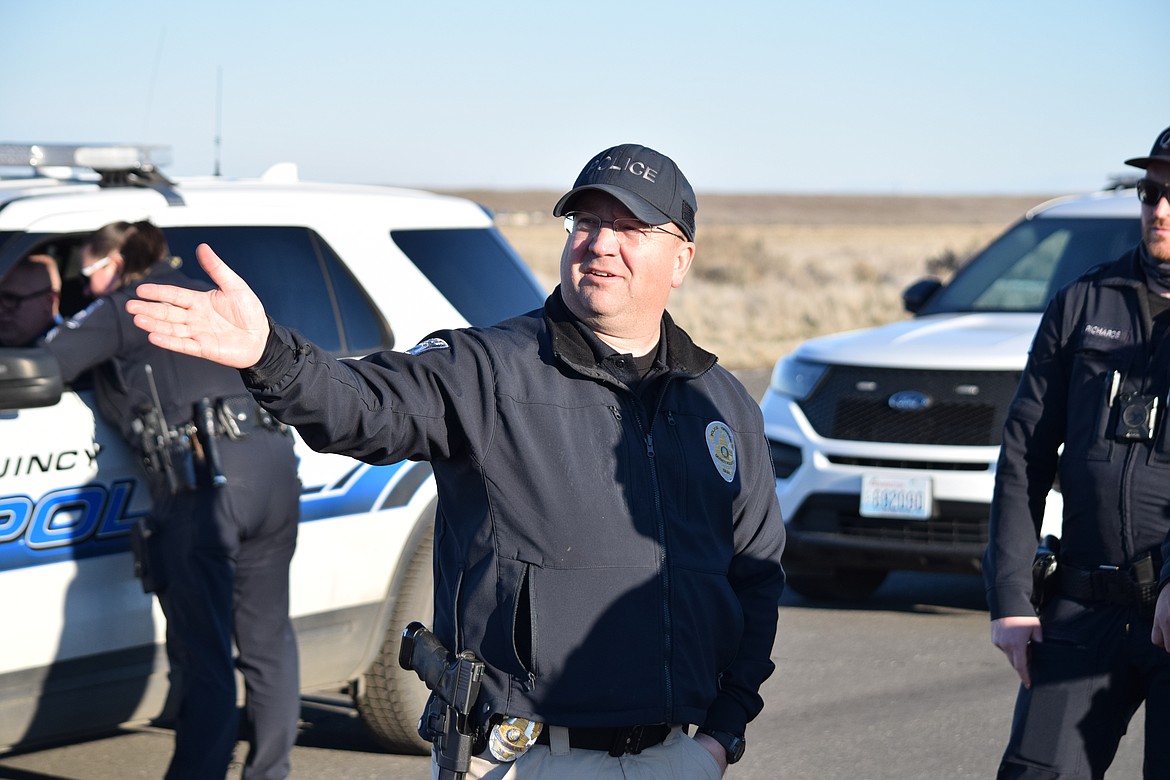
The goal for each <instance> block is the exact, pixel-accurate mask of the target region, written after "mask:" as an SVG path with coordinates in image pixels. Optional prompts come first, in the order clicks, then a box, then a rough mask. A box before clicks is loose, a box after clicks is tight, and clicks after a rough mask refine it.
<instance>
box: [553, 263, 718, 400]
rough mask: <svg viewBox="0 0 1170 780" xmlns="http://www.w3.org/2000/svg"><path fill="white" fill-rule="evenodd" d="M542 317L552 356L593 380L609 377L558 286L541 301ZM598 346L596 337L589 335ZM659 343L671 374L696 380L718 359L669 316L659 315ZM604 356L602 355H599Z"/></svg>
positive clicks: (598, 341)
mask: <svg viewBox="0 0 1170 780" xmlns="http://www.w3.org/2000/svg"><path fill="white" fill-rule="evenodd" d="M544 318H545V321H546V322H547V323H548V327H549V331H550V332H551V334H552V346H553V353H554V354H555V355H556V356H558V357H559V358H560V359H561V360H563V361H565V362H566V363H568V364H569V365H571V366H573V367H574V368H576V369H577V370H578V371H580V372H582V373H584V374H587V375H589V376H594V377H610V374H609V372H607V371H604V369H601V368H600V367H599V366H598V362H599V360H600V357H599V355H598V353H597V351H596V350H595V349H594V347H593V345H592V344H591V342H590V341H589V339H588V338H587V336H586V334H585V333H584V332H583V331H587V330H588V328H587V327H586V326H585V325H583V324H582V323H581V322H580V321H579V320H578V319H577V318H576V317H574V316H573V314H572V312H570V311H569V307H568V306H566V305H565V302H564V299H562V298H561V288H560V286H559V285H558V286H557V288H556V289H555V290H553V292H552V295H550V296H549V297H548V299H547V300H546V301H545V302H544ZM589 335H590V336H592V339H593V340H595V341H596V342H597V343H599V344H600V343H602V342H601V340H600V339H598V338H597V336H595V335H592V334H589ZM662 340H663V343H660V344H659V355H660V356H661V354H662V351H663V348H665V351H666V365H667V368H668V369H669V371H670V372H671V373H672V374H677V375H681V376H685V377H696V376H699V375H700V374H703V373H705V372H707V371H709V370H710V369H711V367H712V366H714V365H715V361H716V360H717V358H716V357H715V355H713V354H711V353H710V352H708V351H706V350H705V349H703V348H702V347H699V346H698V345H696V344H695V342H694V341H692V340H691V337H690V336H689V335H687V332H686V331H684V330H683V329H682V328H680V327H678V326H677V325H675V324H674V320H673V319H671V317H670V314H669V313H667V312H663V313H662ZM602 354H604V353H602Z"/></svg>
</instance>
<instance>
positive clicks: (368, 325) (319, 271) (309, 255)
mask: <svg viewBox="0 0 1170 780" xmlns="http://www.w3.org/2000/svg"><path fill="white" fill-rule="evenodd" d="M164 232H165V233H166V236H167V242H168V243H169V244H170V248H171V253H172V254H174V255H175V256H177V257H180V258H182V260H183V271H184V272H185V273H187V274H189V275H190V276H192V277H195V278H198V279H204V280H207V275H206V274H205V273H203V269H202V268H200V267H199V264H198V262H197V261H196V260H195V247H197V246H198V245H199V244H201V243H207V244H210V245H211V246H212V247H213V248H214V249H215V251H216V254H218V255H219V256H220V257H222V258H223V259H224V260H225V261H226V262H227V263H228V264H229V265H231V267H232V269H233V270H235V272H236V273H238V274H239V275H240V276H241V277H243V279H244V281H246V282H247V283H248V285H249V286H250V287H251V288H252V289H253V290H255V291H256V294H257V295H258V296H259V297H260V300H261V301H263V303H264V308H265V309H266V310H267V311H268V313H269V315H271V317H272V318H273V319H274V320H276V321H277V322H280V323H282V324H284V325H287V326H289V327H291V328H295V329H297V330H299V331H300V332H301V333H303V334H305V336H307V337H308V338H309V339H311V340H312V341H313V342H315V343H316V344H318V345H319V346H321V347H322V348H324V349H327V350H328V351H330V352H332V353H333V354H335V355H356V354H365V353H367V352H371V351H373V350H376V349H388V348H389V347H391V346H392V344H393V339H392V337H391V334H390V331H389V328H388V327H387V326H386V325H385V323H384V321H383V320H382V318H381V316H380V315H379V314H378V313H377V311H376V309H375V308H374V307H373V305H372V304H371V303H370V300H369V298H368V297H367V296H366V294H365V292H364V291H363V290H362V289H361V287H360V286H359V285H358V284H357V281H356V280H355V279H354V278H353V277H352V276H351V275H350V274H349V272H348V270H346V269H345V267H344V265H343V264H342V263H341V261H340V260H339V259H338V257H337V255H336V254H335V253H334V252H333V250H332V249H330V248H329V246H328V244H326V243H325V241H324V240H322V239H321V237H320V236H318V235H317V234H316V233H315V232H313V231H312V230H309V229H307V228H303V227H177V228H166V229H165V230H164Z"/></svg>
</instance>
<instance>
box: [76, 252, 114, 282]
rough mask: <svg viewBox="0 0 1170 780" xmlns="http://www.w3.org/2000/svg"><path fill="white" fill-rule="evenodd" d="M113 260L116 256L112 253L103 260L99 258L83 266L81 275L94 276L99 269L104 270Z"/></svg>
mask: <svg viewBox="0 0 1170 780" xmlns="http://www.w3.org/2000/svg"><path fill="white" fill-rule="evenodd" d="M112 262H114V258H113V257H112V256H110V255H106V256H105V257H103V258H102V259H101V260H97V261H95V262H93V263H91V264H89V265H87V266H85V267H83V268H82V269H81V275H82V276H84V277H85V278H86V279H88V278H89V277H91V276H93V275H94V274H96V273H97V272H98V271H100V270H102V269H103V268H105V267H106V266H107V265H109V264H110V263H112Z"/></svg>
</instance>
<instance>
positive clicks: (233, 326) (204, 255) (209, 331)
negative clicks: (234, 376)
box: [126, 244, 269, 368]
mask: <svg viewBox="0 0 1170 780" xmlns="http://www.w3.org/2000/svg"><path fill="white" fill-rule="evenodd" d="M195 257H196V258H197V259H198V260H199V265H201V266H203V270H204V271H206V272H207V275H208V276H209V277H211V281H212V282H213V283H214V284H215V285H216V288H217V289H213V290H207V291H202V290H189V289H187V288H185V287H172V286H171V285H163V284H142V285H139V287H138V296H139V298H140V299H141V300H138V299H131V300H129V301H127V302H126V311H127V312H129V313H130V314H133V315H134V324H135V325H137V326H138V327H139V328H141V329H142V330H144V331H146V332H147V334H149V335H148V338H149V339H150V343H151V344H155V345H156V346H159V347H162V348H164V349H169V350H171V351H172V352H182V353H183V354H186V355H194V356H195V357H201V358H206V359H207V360H212V361H214V362H216V363H222V364H223V365H225V366H231V367H232V368H250V367H251V366H254V365H256V363H257V362H259V360H260V357H261V355H263V354H264V345H265V343H267V341H268V333H269V327H268V316H267V315H266V314H265V313H264V306H263V304H261V303H260V299H259V298H257V297H256V293H254V292H252V288H251V287H249V286H248V285H247V284H246V283H245V282H244V280H243V279H241V278H240V277H239V276H238V275H237V274H236V272H235V271H233V270H232V269H230V268H228V267H227V265H226V264H225V263H224V262H223V260H220V259H219V256H218V255H217V254H215V252H213V251H211V247H209V246H208V245H207V244H200V245H199V247H198V249H196V250H195Z"/></svg>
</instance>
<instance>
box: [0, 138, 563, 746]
mask: <svg viewBox="0 0 1170 780" xmlns="http://www.w3.org/2000/svg"><path fill="white" fill-rule="evenodd" d="M165 154H166V150H165V149H160V148H158V147H153V148H149V147H115V146H104V147H74V146H49V145H19V144H0V166H13V165H19V166H24V167H25V168H26V169H27V168H28V167H29V166H31V167H32V171H33V174H32V175H28V174H27V173H25V175H22V176H20V177H16V178H11V177H10V178H0V277H3V275H4V274H5V273H6V272H7V270H8V269H9V268H11V267H12V265H13V264H14V263H15V262H16V261H17V260H18V259H20V258H21V257H24V256H26V255H29V254H33V253H42V254H49V255H51V256H53V257H54V258H56V260H57V262H58V263H59V265H60V266H61V270H62V276H63V278H64V288H63V296H62V307H63V313H64V314H66V315H68V314H70V313H72V312H73V311H75V310H77V309H79V308H81V307H82V306H83V305H84V300H83V299H82V297H81V296H80V294H79V291H80V290H81V288H82V287H83V285H82V284H81V283H80V282H81V280H80V279H79V276H78V274H79V256H78V254H79V247H80V244H81V242H82V241H83V240H84V239H85V237H86V234H87V233H89V232H90V231H92V230H94V229H95V228H98V227H100V226H102V225H104V224H106V223H108V222H112V221H115V220H128V221H135V220H139V219H150V220H151V221H152V222H154V223H155V224H156V225H158V226H159V227H161V228H162V229H163V231H164V232H165V233H166V236H167V240H168V242H169V244H170V247H171V251H172V252H173V253H174V254H175V255H176V257H178V258H181V259H182V260H183V261H184V265H183V270H184V271H187V272H189V273H192V274H193V275H201V274H202V271H201V269H199V268H198V265H197V264H196V263H195V262H194V250H195V247H196V245H197V244H199V243H202V242H207V243H209V244H211V245H212V246H213V247H214V248H215V250H216V251H217V252H218V253H219V254H220V256H221V257H224V258H225V259H227V260H228V262H230V263H231V264H232V266H233V268H234V269H235V270H236V271H237V272H239V273H240V274H241V275H242V276H243V277H244V278H245V279H246V280H247V282H248V283H249V284H250V285H251V286H252V288H253V289H254V290H256V292H257V293H258V294H259V295H260V297H261V299H262V300H263V301H264V305H265V307H266V309H267V310H268V311H269V313H270V314H271V315H272V316H273V318H274V319H276V320H277V321H279V322H281V323H283V324H286V325H289V326H291V327H294V328H296V329H298V330H300V331H302V332H303V333H305V334H306V335H308V336H309V337H310V338H311V339H313V340H314V341H315V342H316V343H317V344H319V345H321V346H323V347H324V348H327V349H329V350H331V351H332V352H333V353H334V354H336V355H341V356H353V355H361V354H365V353H368V352H371V351H374V350H380V349H388V348H391V347H393V346H395V345H398V346H399V347H400V348H407V347H410V346H412V345H414V344H415V343H416V342H418V341H419V340H420V339H421V338H422V337H424V336H425V335H426V334H427V333H429V332H431V331H432V330H435V329H437V328H442V327H457V326H463V325H487V324H491V323H494V322H496V321H498V320H501V319H503V318H505V317H508V316H512V315H514V314H518V313H521V312H524V311H528V310H531V309H533V308H536V307H538V306H539V305H541V303H542V302H543V298H544V295H545V292H544V291H543V290H542V289H541V287H540V285H539V283H538V282H537V281H536V279H535V277H534V276H533V275H532V274H531V272H530V271H529V270H528V269H527V268H526V267H525V266H524V265H523V263H522V262H521V260H520V259H519V257H518V256H517V255H516V253H515V252H514V251H513V250H512V249H511V247H509V245H508V244H507V242H506V241H505V240H504V239H503V237H502V236H501V235H500V234H499V232H497V230H496V229H495V227H494V226H493V223H492V219H491V216H490V215H489V214H488V213H486V212H485V211H484V210H483V209H482V208H480V207H479V206H477V205H476V204H474V203H472V202H470V201H466V200H463V199H459V198H453V197H445V196H440V195H435V194H431V193H425V192H418V191H412V190H400V189H391V188H386V187H370V186H344V185H327V184H315V183H308V182H300V181H297V179H296V173H295V168H294V167H292V166H289V165H281V166H276V167H274V168H273V169H271V170H270V172H269V173H268V174H266V175H264V176H262V177H261V178H260V179H258V180H248V181H244V180H228V179H222V178H216V177H208V178H197V179H196V178H193V179H179V180H176V181H173V182H172V181H169V180H167V179H166V178H165V177H163V176H162V175H161V174H160V173H159V171H158V169H157V167H156V165H158V164H160V163H161V162H162V159H161V158H162V157H163V156H164V155H165ZM95 408H96V407H95V403H94V398H93V395H92V392H91V390H90V388H89V386H88V385H87V384H86V383H85V382H84V381H81V382H78V383H76V385H75V386H73V387H62V384H61V380H60V377H59V375H58V374H57V373H56V365H55V362H54V361H53V359H52V358H51V357H49V356H48V355H47V353H45V352H44V351H42V350H28V349H25V350H17V349H3V348H0V594H3V595H2V596H0V626H3V628H2V631H3V636H4V640H3V643H2V647H3V649H2V650H0V750H4V749H11V748H13V747H14V746H20V747H29V746H35V745H37V744H40V743H44V742H47V741H56V740H64V739H71V738H75V737H80V736H84V735H87V734H92V733H98V732H101V731H106V730H110V729H112V728H113V727H116V726H118V725H119V724H123V723H128V722H136V721H137V722H141V721H146V720H149V719H151V718H153V717H155V716H157V715H158V714H159V712H160V709H161V708H162V705H163V702H164V699H165V695H166V691H167V687H168V686H167V661H166V654H165V650H164V630H165V624H164V620H163V617H162V613H161V611H160V610H159V608H158V605H157V603H156V602H155V600H154V599H153V598H152V597H151V596H148V595H145V594H144V593H143V592H142V588H141V585H140V584H139V583H138V581H137V580H135V579H134V576H133V567H132V563H131V557H130V552H129V541H128V538H127V530H128V528H129V527H130V525H131V524H132V523H133V522H134V520H135V518H137V517H139V516H140V515H142V514H143V513H145V512H146V511H147V510H148V508H149V506H148V502H149V498H148V491H147V489H146V486H145V482H144V475H143V474H142V472H141V471H140V469H139V466H138V463H137V459H136V458H135V457H134V455H133V454H132V453H131V451H130V450H129V449H128V448H127V447H126V446H125V444H124V443H123V441H122V440H121V438H120V437H119V435H118V434H117V432H116V430H114V429H113V428H111V427H110V426H109V425H108V424H107V423H106V422H105V421H104V420H103V419H102V418H101V417H100V416H99V415H98V414H96V413H95ZM297 454H298V456H299V457H300V479H301V482H302V485H303V493H302V496H301V527H300V539H299V543H298V545H297V552H296V556H295V557H294V559H293V563H292V603H291V612H292V615H293V619H294V625H295V627H296V630H297V636H298V640H299V644H300V653H301V676H302V688H303V689H304V690H306V691H312V690H325V689H332V690H338V689H342V688H345V689H348V690H350V691H352V693H353V694H354V697H355V699H356V702H357V705H358V710H359V712H360V713H361V715H362V716H363V718H364V719H365V721H366V722H367V723H368V724H369V725H370V727H371V729H372V730H373V732H374V733H375V734H377V735H378V736H379V737H380V738H381V739H382V740H383V741H384V742H385V743H386V744H387V745H388V746H389V747H391V748H393V749H396V750H399V751H410V752H419V751H423V750H426V749H429V745H427V744H425V743H422V742H421V741H420V740H419V738H418V736H417V734H416V732H415V726H416V723H417V719H418V716H419V714H420V713H421V711H422V705H423V702H424V701H425V698H426V694H427V692H426V690H425V688H423V686H422V684H421V683H420V682H419V680H418V679H417V677H415V675H414V673H413V672H407V671H404V670H402V669H400V668H399V667H398V663H397V652H398V639H399V636H400V632H401V631H402V629H403V628H404V627H405V626H406V625H407V623H409V622H410V621H411V620H416V619H418V620H422V621H423V622H429V620H430V617H431V552H430V550H431V546H430V545H431V525H432V519H433V516H434V511H435V487H434V480H433V478H432V473H431V469H430V466H429V465H428V464H426V463H411V462H403V463H397V464H394V465H391V466H382V467H375V466H368V465H365V464H362V463H360V462H358V461H355V460H352V459H349V458H345V457H341V456H337V455H325V454H320V453H316V452H313V451H312V450H310V449H309V448H308V447H306V446H304V444H303V443H302V442H300V441H299V440H298V441H297Z"/></svg>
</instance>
